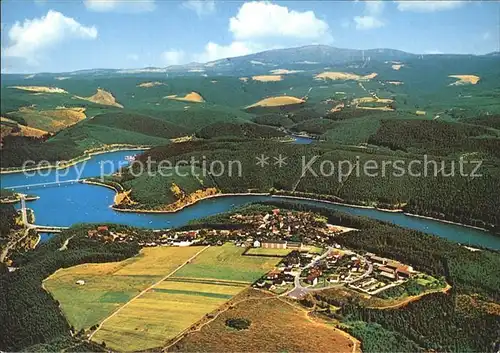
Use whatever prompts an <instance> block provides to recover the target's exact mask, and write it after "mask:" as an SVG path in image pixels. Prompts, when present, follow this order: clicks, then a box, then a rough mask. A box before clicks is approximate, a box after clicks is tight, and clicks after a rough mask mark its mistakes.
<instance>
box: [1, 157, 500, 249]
mask: <svg viewBox="0 0 500 353" xmlns="http://www.w3.org/2000/svg"><path fill="white" fill-rule="evenodd" d="M136 153H138V152H137V151H121V152H111V153H107V154H102V155H98V156H95V157H93V158H92V159H91V160H89V161H86V162H85V163H81V164H78V165H77V166H74V167H71V168H69V170H68V171H55V170H52V171H51V172H47V175H45V176H41V175H36V176H31V177H27V176H25V175H23V174H22V173H15V174H5V175H2V176H1V177H0V181H1V185H2V187H3V188H5V187H8V186H14V185H25V184H35V183H42V182H54V181H63V180H73V179H76V178H77V177H78V176H80V177H90V176H97V175H100V171H101V168H102V167H103V165H104V166H107V165H108V164H107V163H106V162H105V161H114V162H115V168H118V166H119V163H121V164H122V165H124V164H126V161H125V156H128V155H131V154H136ZM82 167H83V168H82ZM108 172H109V171H108ZM62 173H64V174H65V175H62ZM19 191H21V192H25V193H29V194H33V195H37V196H40V199H38V200H36V201H31V202H29V203H28V204H29V207H30V208H32V209H33V210H34V211H35V218H36V221H35V223H36V224H39V225H53V226H70V225H72V224H75V223H83V222H91V223H104V222H106V223H108V222H109V223H121V224H129V225H133V226H139V227H147V228H152V229H160V228H170V227H177V226H182V225H185V224H187V223H188V222H189V221H191V220H194V219H198V218H202V217H207V216H212V215H215V214H218V213H221V212H226V211H229V210H231V209H233V208H235V207H238V206H240V205H243V204H246V203H249V202H255V201H264V200H271V199H276V198H273V197H270V196H227V197H219V198H213V199H207V200H203V201H200V202H198V203H196V204H195V205H193V206H191V207H187V208H185V209H183V210H182V211H179V212H176V213H169V214H139V213H129V212H117V211H114V210H113V209H111V208H110V205H111V204H112V203H113V197H114V191H113V190H110V189H108V188H104V187H100V186H94V185H87V184H61V186H52V187H45V188H43V187H38V188H34V189H31V190H26V189H23V190H19ZM293 202H299V203H302V204H308V205H322V206H323V207H328V208H331V209H335V210H339V211H343V212H346V213H349V214H353V215H359V216H366V217H370V218H374V219H379V220H382V221H387V222H391V223H394V224H397V225H399V226H402V227H406V228H410V229H415V230H419V231H423V232H426V233H431V234H434V235H437V236H440V237H443V238H447V239H450V240H453V241H455V242H459V243H462V244H468V245H478V246H482V247H488V248H492V249H497V250H498V249H500V237H498V236H494V235H493V234H491V233H488V232H485V231H481V230H477V229H472V228H468V227H463V226H459V225H454V224H449V223H443V222H439V221H434V220H428V219H422V218H417V217H411V216H406V215H404V214H402V213H390V212H383V211H378V210H374V209H364V208H355V207H349V206H341V205H334V204H328V203H322V202H318V201H309V200H293ZM47 239H48V237H47V236H44V237H43V240H47Z"/></svg>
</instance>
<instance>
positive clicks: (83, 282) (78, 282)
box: [76, 279, 85, 286]
mask: <svg viewBox="0 0 500 353" xmlns="http://www.w3.org/2000/svg"><path fill="white" fill-rule="evenodd" d="M76 284H78V285H79V286H83V285H84V284H85V281H84V280H83V279H79V280H78V281H76Z"/></svg>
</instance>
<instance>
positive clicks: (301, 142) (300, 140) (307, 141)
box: [293, 136, 314, 145]
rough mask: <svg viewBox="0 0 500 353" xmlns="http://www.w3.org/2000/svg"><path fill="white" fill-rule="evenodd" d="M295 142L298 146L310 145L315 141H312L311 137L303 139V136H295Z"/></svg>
mask: <svg viewBox="0 0 500 353" xmlns="http://www.w3.org/2000/svg"><path fill="white" fill-rule="evenodd" d="M293 138H294V140H295V141H294V142H293V143H295V144H297V145H309V144H310V143H313V142H314V139H311V138H309V137H301V136H293Z"/></svg>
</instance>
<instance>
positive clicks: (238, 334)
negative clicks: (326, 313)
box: [169, 289, 359, 352]
mask: <svg viewBox="0 0 500 353" xmlns="http://www.w3.org/2000/svg"><path fill="white" fill-rule="evenodd" d="M248 297H253V298H255V299H254V300H247V301H244V302H241V303H239V304H236V305H235V306H234V308H232V309H230V310H228V311H226V312H224V313H223V314H221V315H220V316H219V317H218V318H217V319H216V320H214V321H213V322H211V323H209V324H208V325H206V326H204V327H203V328H202V329H201V330H200V331H198V332H193V333H190V334H188V335H186V336H185V337H184V338H183V339H182V340H180V341H179V342H178V343H176V344H175V345H174V346H172V347H171V348H169V350H170V351H174V352H199V351H203V352H310V351H312V350H313V351H317V352H332V351H335V352H351V351H352V346H353V343H352V342H351V340H350V339H349V338H348V337H347V336H346V335H344V333H342V332H341V331H338V330H335V329H334V328H332V327H331V326H329V325H327V324H324V323H322V322H319V321H314V320H313V319H309V318H308V317H307V316H306V313H305V312H304V311H302V310H301V309H297V308H294V307H292V306H290V305H288V304H286V303H283V302H282V301H280V300H279V299H270V298H269V295H266V294H264V293H260V292H257V291H255V290H251V289H250V290H248V291H247V292H245V293H242V294H241V295H239V296H238V297H236V298H235V299H234V300H233V302H237V301H239V300H242V299H245V298H248ZM231 318H243V319H247V320H250V322H251V323H250V327H249V328H248V329H246V330H240V331H237V330H234V329H231V328H229V327H227V326H226V324H225V322H226V320H227V319H231ZM358 347H359V346H358Z"/></svg>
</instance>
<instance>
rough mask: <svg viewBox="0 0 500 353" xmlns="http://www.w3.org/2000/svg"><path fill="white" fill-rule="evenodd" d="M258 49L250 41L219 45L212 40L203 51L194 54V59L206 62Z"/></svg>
mask: <svg viewBox="0 0 500 353" xmlns="http://www.w3.org/2000/svg"><path fill="white" fill-rule="evenodd" d="M255 51H258V49H257V48H256V47H253V48H252V45H251V44H250V43H245V42H238V41H236V42H232V43H231V44H229V45H219V44H217V43H214V42H208V44H207V45H206V46H205V51H204V52H203V53H201V54H198V55H196V57H195V61H199V62H207V61H214V60H218V59H223V58H231V57H235V56H242V55H247V54H251V53H254V52H255Z"/></svg>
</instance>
